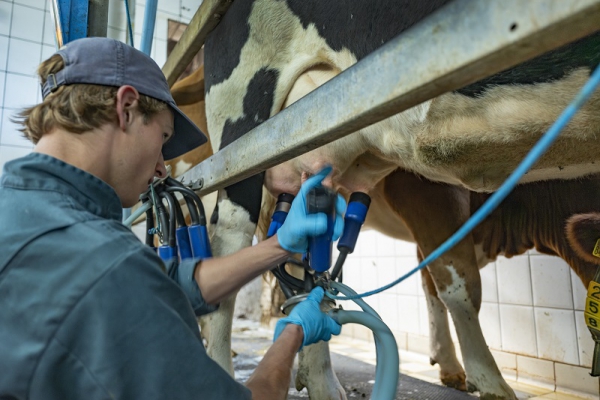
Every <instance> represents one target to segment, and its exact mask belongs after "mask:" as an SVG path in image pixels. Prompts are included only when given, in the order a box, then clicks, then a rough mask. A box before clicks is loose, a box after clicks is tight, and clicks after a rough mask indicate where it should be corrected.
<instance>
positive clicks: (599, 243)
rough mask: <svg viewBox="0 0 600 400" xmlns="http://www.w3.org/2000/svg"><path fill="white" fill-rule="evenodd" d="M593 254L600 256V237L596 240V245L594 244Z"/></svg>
mask: <svg viewBox="0 0 600 400" xmlns="http://www.w3.org/2000/svg"><path fill="white" fill-rule="evenodd" d="M592 255H594V256H596V257H600V239H598V240H596V245H595V246H594V250H593V251H592Z"/></svg>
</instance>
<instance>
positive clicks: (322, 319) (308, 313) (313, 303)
mask: <svg viewBox="0 0 600 400" xmlns="http://www.w3.org/2000/svg"><path fill="white" fill-rule="evenodd" d="M324 294H325V292H324V291H323V288H322V287H319V286H317V287H316V288H314V289H313V290H312V291H311V292H310V294H309V295H308V297H307V298H306V299H305V300H304V301H302V302H300V303H298V304H297V305H296V307H294V309H293V310H292V312H291V313H290V315H289V316H287V317H285V318H282V319H280V320H279V321H277V325H275V335H274V337H273V341H275V340H277V338H278V337H279V335H280V334H281V332H283V328H285V326H286V325H287V324H295V325H300V326H301V327H302V330H303V331H304V340H303V341H302V347H304V346H308V345H309V344H313V343H317V342H318V341H321V340H324V341H328V340H329V339H331V335H339V334H340V332H341V331H342V326H341V325H340V324H338V323H337V322H335V320H334V319H333V318H331V317H330V316H329V315H327V314H325V313H324V312H322V311H321V308H320V306H319V305H320V304H321V300H323V295H324ZM302 347H300V349H302Z"/></svg>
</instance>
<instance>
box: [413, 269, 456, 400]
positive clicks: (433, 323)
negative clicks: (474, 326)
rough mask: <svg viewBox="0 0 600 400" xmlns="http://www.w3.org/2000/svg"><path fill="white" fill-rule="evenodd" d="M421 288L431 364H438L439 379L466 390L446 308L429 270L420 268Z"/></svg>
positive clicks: (448, 384) (447, 384) (446, 383)
mask: <svg viewBox="0 0 600 400" xmlns="http://www.w3.org/2000/svg"><path fill="white" fill-rule="evenodd" d="M421 276H422V283H423V290H424V292H425V299H426V300H427V311H428V313H429V351H430V362H431V365H434V364H439V366H440V380H441V381H442V383H443V384H444V385H446V386H449V387H452V388H455V389H458V390H462V391H466V390H467V385H466V375H465V371H464V369H463V367H462V366H461V365H460V363H459V362H458V359H457V358H456V349H455V348H454V343H453V342H452V336H451V335H450V325H449V323H448V310H447V309H446V306H445V305H444V303H443V302H442V301H441V300H440V298H439V297H438V295H437V290H436V288H435V284H434V283H433V280H432V279H431V275H430V274H429V271H427V270H426V269H424V270H421Z"/></svg>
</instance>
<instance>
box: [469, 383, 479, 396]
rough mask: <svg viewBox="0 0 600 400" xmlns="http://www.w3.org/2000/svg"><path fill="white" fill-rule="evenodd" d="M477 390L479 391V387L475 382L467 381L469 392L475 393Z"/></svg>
mask: <svg viewBox="0 0 600 400" xmlns="http://www.w3.org/2000/svg"><path fill="white" fill-rule="evenodd" d="M477 391H479V389H478V388H477V386H475V384H473V383H471V382H468V381H467V392H469V393H474V392H477Z"/></svg>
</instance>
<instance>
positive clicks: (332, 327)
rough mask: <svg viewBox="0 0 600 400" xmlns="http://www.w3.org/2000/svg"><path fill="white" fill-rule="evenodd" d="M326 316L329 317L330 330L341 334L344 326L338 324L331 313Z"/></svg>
mask: <svg viewBox="0 0 600 400" xmlns="http://www.w3.org/2000/svg"><path fill="white" fill-rule="evenodd" d="M326 318H327V327H328V329H329V332H331V334H332V335H339V334H340V333H341V332H342V326H341V325H340V324H338V323H337V322H336V321H335V320H334V319H333V318H331V317H330V316H329V315H326Z"/></svg>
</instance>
